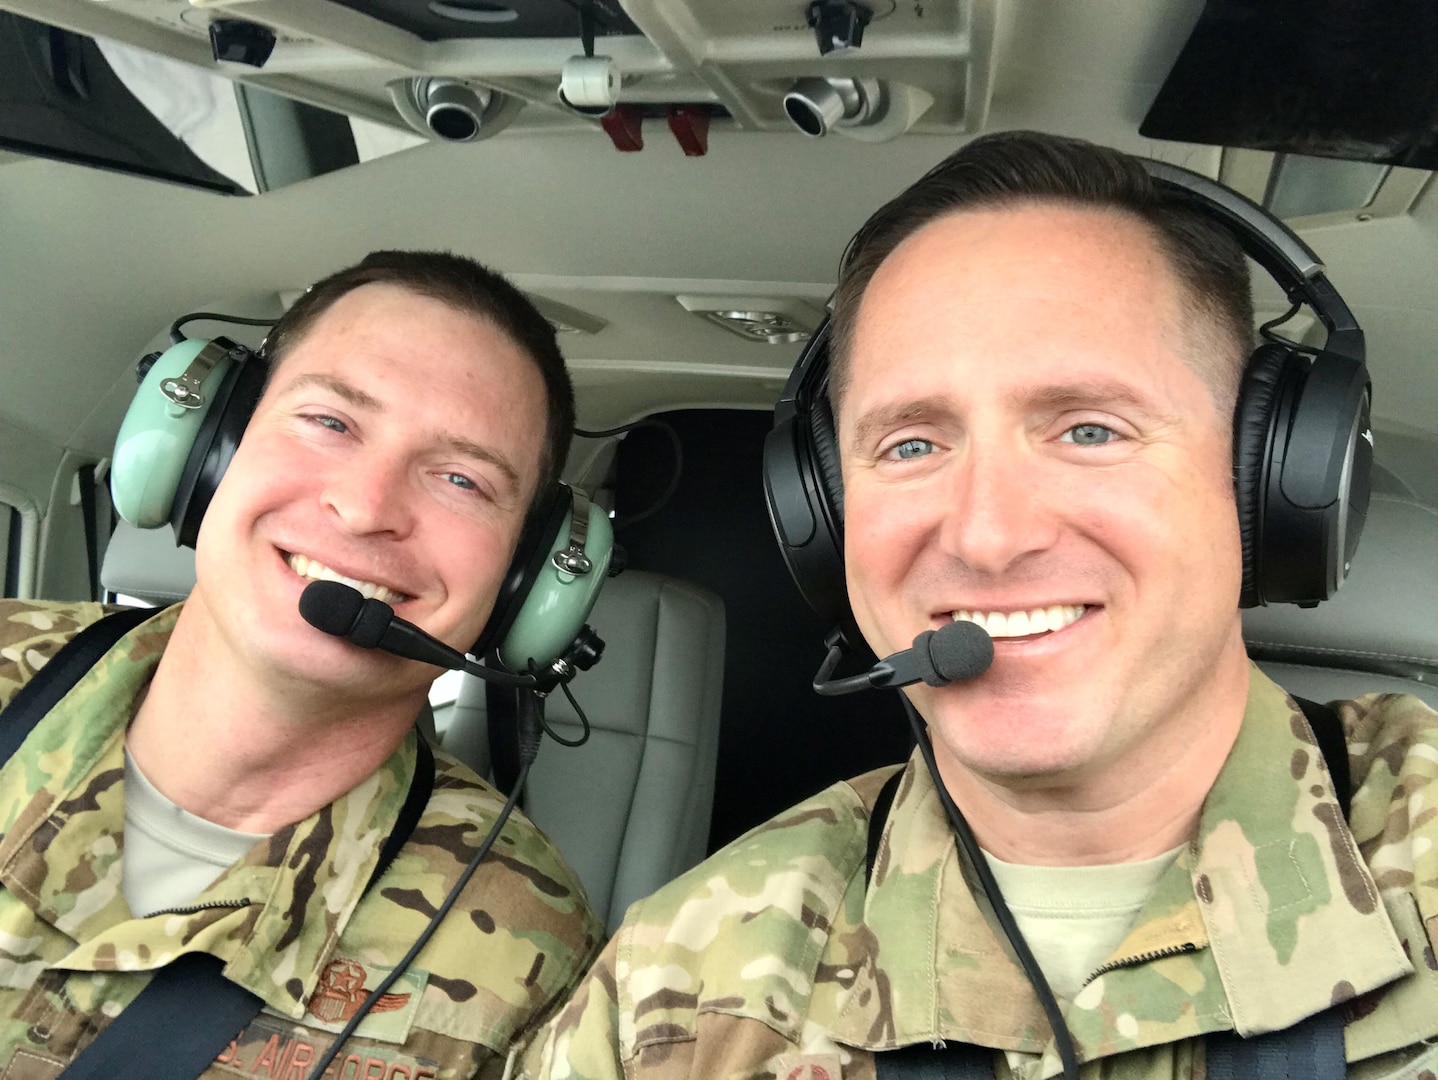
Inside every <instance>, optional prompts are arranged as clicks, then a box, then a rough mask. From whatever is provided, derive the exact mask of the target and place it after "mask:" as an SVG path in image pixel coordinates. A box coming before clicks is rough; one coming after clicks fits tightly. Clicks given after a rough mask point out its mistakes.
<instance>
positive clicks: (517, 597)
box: [111, 312, 613, 671]
mask: <svg viewBox="0 0 1438 1080" xmlns="http://www.w3.org/2000/svg"><path fill="white" fill-rule="evenodd" d="M199 318H204V319H211V320H214V321H221V322H240V323H249V324H254V325H270V324H271V323H272V320H259V319H240V318H232V317H230V316H224V315H213V314H210V313H205V312H198V313H195V314H193V315H187V316H185V317H183V318H182V319H180V320H178V321H177V322H176V323H175V324H174V326H173V327H172V328H171V338H172V340H174V342H175V344H173V345H171V347H170V348H169V349H167V350H165V351H164V352H163V353H160V354H158V355H157V354H151V355H149V356H147V357H145V358H144V359H143V360H142V361H141V364H140V369H139V375H140V380H141V382H140V388H139V390H138V391H136V394H135V398H134V400H133V401H132V402H131V404H130V408H129V411H128V412H127V413H126V415H125V419H124V421H123V422H122V423H121V425H120V432H119V435H118V436H117V438H116V441H115V456H114V463H113V465H112V468H111V488H112V492H113V497H114V501H115V508H116V510H117V511H118V512H119V514H120V516H121V517H123V518H124V519H125V520H126V521H128V522H130V524H132V525H135V526H138V527H140V528H159V527H161V526H164V525H166V524H169V525H171V526H172V527H173V528H174V532H175V542H176V543H177V544H179V545H181V546H184V547H194V546H195V540H196V537H197V536H198V535H199V531H200V522H201V520H202V519H203V518H204V515H205V511H206V510H207V509H208V508H209V505H210V500H211V499H212V498H213V497H214V494H215V490H216V489H217V488H218V487H219V484H220V480H221V479H222V478H223V477H224V474H225V470H226V468H228V467H229V464H230V461H231V459H232V458H233V457H234V455H235V450H236V449H237V448H238V446H239V444H240V438H241V436H243V435H244V432H245V427H246V426H247V425H248V424H249V421H250V417H251V416H252V415H253V414H254V411H255V407H256V405H257V404H258V403H259V400H260V396H261V394H262V393H263V392H264V388H265V384H266V381H267V379H268V377H269V372H270V366H271V365H270V357H269V355H268V352H267V348H266V346H267V345H268V339H267V341H266V345H262V346H261V347H260V349H259V351H257V352H256V351H252V350H250V349H248V348H246V347H245V346H243V345H239V344H236V343H235V342H233V341H231V340H229V339H228V338H224V337H216V338H214V339H212V340H205V339H200V338H193V339H188V340H187V339H185V338H184V337H183V336H182V335H181V333H180V330H179V327H180V326H182V325H183V324H184V323H185V322H189V321H193V320H196V319H199ZM612 548H613V532H612V528H611V526H610V521H609V518H608V515H607V514H605V513H604V511H603V510H602V509H601V508H600V507H598V506H595V505H593V504H592V503H590V501H589V499H588V498H586V497H585V496H584V495H583V494H582V493H580V492H577V491H575V490H574V489H572V488H570V487H569V486H568V485H566V484H563V483H557V482H556V483H553V484H551V485H550V486H549V487H548V489H547V490H545V491H543V492H541V493H540V495H539V496H538V497H537V499H536V502H535V505H534V507H533V509H532V510H531V511H530V513H529V514H528V516H527V518H526V521H525V525H524V530H523V532H522V533H521V536H520V539H519V544H518V546H517V547H516V549H515V553H514V557H513V559H512V560H511V562H510V565H509V568H508V569H507V570H506V571H505V575H504V580H503V583H502V584H501V586H500V589H499V593H498V595H497V596H496V598H495V602H494V608H493V610H492V611H491V614H490V616H489V620H488V622H487V623H486V624H485V627H484V629H483V631H482V632H481V634H480V637H479V641H478V642H477V643H476V645H475V647H474V648H473V649H472V650H471V651H472V652H474V653H475V654H477V655H483V654H484V653H486V652H488V651H489V650H490V649H496V650H497V651H498V653H499V655H500V658H501V659H502V660H503V661H504V662H505V664H506V666H508V667H510V668H511V669H512V670H515V671H523V670H524V669H525V667H526V666H527V665H528V664H529V662H530V661H533V662H534V663H535V664H536V665H538V666H540V667H544V666H546V665H548V664H550V663H551V662H552V661H554V660H555V659H556V658H558V657H560V656H561V655H562V654H563V653H564V652H565V650H566V649H568V648H569V646H570V645H571V643H573V642H574V641H575V639H576V637H577V636H578V635H579V634H580V631H581V628H582V627H583V625H584V620H585V619H586V618H587V617H588V615H589V612H590V610H591V609H592V608H593V606H594V601H595V599H596V598H597V597H598V594H599V588H600V586H601V585H602V584H603V582H604V580H605V577H606V573H607V570H608V567H609V560H610V555H611V553H612Z"/></svg>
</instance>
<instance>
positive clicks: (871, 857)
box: [864, 766, 904, 885]
mask: <svg viewBox="0 0 1438 1080" xmlns="http://www.w3.org/2000/svg"><path fill="white" fill-rule="evenodd" d="M903 778H904V767H903V766H900V767H899V769H898V770H897V771H896V772H895V773H894V775H893V776H891V777H889V778H888V779H887V780H885V781H884V786H883V787H881V788H880V789H879V797H878V798H876V799H875V800H874V805H873V808H872V809H870V810H869V846H868V849H867V850H866V851H865V853H864V884H865V885H867V884H868V883H869V881H870V880H871V879H872V878H873V876H874V862H875V860H877V859H878V857H879V842H880V841H881V840H883V838H884V825H885V824H886V823H887V822H888V820H889V811H890V810H891V809H892V808H893V806H894V795H895V794H897V792H898V790H899V781H901V780H902V779H903Z"/></svg>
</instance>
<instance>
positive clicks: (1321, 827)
mask: <svg viewBox="0 0 1438 1080" xmlns="http://www.w3.org/2000/svg"><path fill="white" fill-rule="evenodd" d="M975 892H976V890H975V889H974V888H972V887H971V885H970V883H969V881H968V880H967V871H966V868H964V867H963V866H961V864H960V860H959V858H958V856H957V854H956V852H955V847H954V841H953V837H952V835H951V832H950V830H949V826H948V822H947V820H946V819H945V817H944V814H943V810H942V808H941V806H940V804H939V800H938V796H937V793H936V792H935V790H934V787H933V783H932V781H931V780H930V778H929V775H928V771H927V770H926V769H925V768H924V766H923V762H922V760H921V759H919V757H918V755H917V754H915V756H914V757H912V758H911V759H910V761H909V764H908V767H907V769H906V771H905V775H904V777H903V780H902V781H901V783H900V787H899V790H898V792H897V794H896V797H895V800H894V804H893V807H892V810H891V811H890V814H889V819H888V823H887V824H886V826H885V828H884V834H883V840H882V842H881V844H880V848H879V852H878V856H877V858H876V860H875V868H874V873H873V875H872V879H871V881H870V884H869V888H868V892H867V895H866V897H865V906H864V924H865V927H866V929H867V931H868V933H866V934H865V937H866V939H867V955H866V956H864V958H863V962H861V963H859V964H857V965H856V971H855V982H854V986H853V989H852V992H851V993H850V994H849V995H848V997H847V1002H846V1005H845V1007H844V1009H843V1011H842V1013H841V1016H840V1022H839V1024H838V1026H837V1029H836V1035H837V1037H838V1038H839V1039H840V1041H842V1042H845V1043H848V1044H850V1045H855V1046H860V1047H864V1048H866V1049H871V1050H881V1049H887V1048H892V1047H895V1046H902V1045H907V1044H912V1043H917V1042H922V1041H931V1042H938V1041H941V1040H958V1041H963V1042H971V1043H977V1044H980V1045H984V1046H990V1047H995V1048H998V1049H1004V1050H1014V1051H1020V1052H1024V1053H1029V1054H1037V1053H1042V1052H1045V1050H1046V1048H1047V1056H1048V1058H1049V1059H1050V1060H1049V1061H1046V1062H1045V1068H1044V1069H1043V1070H1042V1071H1043V1073H1044V1074H1045V1075H1051V1074H1053V1073H1054V1072H1056V1071H1057V1066H1058V1063H1057V1059H1056V1058H1055V1057H1054V1055H1053V1052H1052V1047H1051V1046H1050V1045H1049V1044H1050V1036H1049V1026H1048V1024H1047V1022H1046V1020H1045V1019H1044V1017H1043V1013H1042V1010H1041V1008H1040V1006H1039V1004H1038V1001H1037V999H1036V998H1035V996H1034V994H1033V992H1032V990H1031V989H1030V987H1029V985H1028V981H1027V979H1026V978H1025V977H1024V975H1023V972H1022V969H1021V968H1020V967H1019V966H1018V964H1017V962H1016V961H1015V960H1014V959H1013V958H1012V957H1011V956H1010V954H1009V950H1008V947H1007V944H1006V943H1004V942H1002V941H1001V937H1000V934H999V932H998V931H997V930H996V927H995V925H994V924H993V922H992V917H991V916H987V915H986V914H985V912H984V910H983V909H982V908H981V907H980V902H979V901H976V899H975ZM880 942H882V947H881V946H880ZM1411 970H1412V968H1411V965H1410V964H1409V962H1408V960H1407V958H1406V957H1405V956H1404V954H1403V950H1402V948H1401V946H1400V944H1399V942H1398V939H1397V936H1396V935H1395V933H1394V930H1393V926H1392V924H1391V922H1390V921H1389V918H1388V916H1387V913H1386V912H1385V910H1384V907H1383V905H1382V903H1380V902H1379V898H1378V891H1377V889H1376V887H1375V886H1374V883H1373V880H1372V877H1371V876H1370V875H1369V873H1368V870H1367V868H1366V867H1365V866H1364V864H1363V862H1362V860H1361V858H1359V856H1358V854H1357V849H1356V847H1355V845H1354V842H1353V837H1352V834H1351V833H1350V832H1349V831H1348V828H1347V825H1346V824H1345V823H1344V822H1343V820H1342V814H1341V811H1340V810H1339V808H1338V804H1337V801H1336V799H1335V797H1334V792H1333V786H1332V783H1331V782H1330V780H1329V778H1328V774H1327V770H1326V769H1325V768H1324V766H1323V765H1322V758H1321V755H1320V754H1319V752H1318V749H1317V747H1316V745H1314V743H1313V739H1312V736H1311V734H1309V732H1308V728H1307V725H1306V722H1304V721H1303V718H1302V714H1301V713H1300V712H1299V711H1298V710H1297V709H1296V708H1295V706H1294V705H1293V703H1292V701H1291V700H1290V699H1289V698H1288V697H1287V695H1286V694H1285V693H1284V692H1283V691H1282V690H1281V689H1279V688H1278V687H1277V686H1275V685H1274V684H1273V683H1272V682H1270V681H1269V680H1268V679H1267V677H1265V676H1264V675H1263V674H1262V673H1261V672H1259V671H1258V670H1257V668H1253V669H1252V670H1251V675H1250V684H1249V696H1248V705H1247V709H1246V712H1245V715H1244V720H1243V725H1242V728H1241V730H1240V732H1239V736H1238V739H1237V741H1236V742H1235V745H1234V747H1233V750H1232V751H1231V753H1230V755H1229V758H1228V760H1227V762H1226V763H1225V764H1224V767H1223V769H1222V771H1221V772H1220V774H1219V777H1218V779H1217V781H1216V782H1215V784H1214V786H1213V788H1212V790H1211V791H1210V793H1209V796H1208V799H1207V800H1206V801H1205V803H1204V807H1203V810H1202V812H1201V815H1200V820H1199V826H1198V830H1197V833H1196V835H1195V837H1194V839H1193V841H1192V842H1191V843H1190V845H1189V847H1188V848H1187V849H1186V850H1185V851H1184V852H1182V853H1181V854H1180V856H1179V858H1178V859H1177V860H1176V861H1175V863H1174V864H1173V866H1171V867H1170V868H1169V870H1168V871H1167V872H1166V873H1165V874H1164V876H1163V877H1162V878H1161V879H1160V881H1159V884H1158V887H1157V888H1156V890H1155V892H1154V894H1153V895H1152V896H1151V897H1150V899H1149V901H1148V903H1147V904H1146V905H1145V907H1144V908H1143V910H1142V911H1141V912H1140V913H1139V916H1138V918H1137V919H1136V921H1135V924H1134V928H1133V930H1131V931H1130V933H1129V935H1128V936H1127V937H1126V938H1125V939H1124V941H1123V942H1122V943H1121V944H1120V945H1119V947H1118V949H1117V950H1116V951H1115V952H1114V954H1113V955H1112V956H1111V957H1110V960H1109V962H1108V963H1107V964H1106V965H1105V968H1104V969H1101V971H1103V974H1100V975H1099V976H1098V977H1097V978H1094V979H1091V980H1090V981H1089V983H1088V984H1087V985H1086V986H1085V987H1084V989H1083V990H1082V991H1080V993H1079V994H1078V995H1077V997H1076V998H1075V1001H1074V1003H1073V1005H1072V1006H1071V1007H1070V1008H1069V1010H1068V1013H1067V1019H1068V1023H1069V1026H1070V1029H1071V1030H1072V1033H1073V1035H1074V1039H1075V1042H1076V1044H1077V1046H1078V1048H1079V1052H1080V1055H1081V1057H1082V1058H1083V1059H1084V1060H1092V1059H1093V1058H1096V1057H1101V1056H1106V1055H1109V1054H1114V1053H1119V1052H1122V1051H1126V1050H1132V1049H1137V1048H1140V1047H1144V1046H1155V1045H1159V1044H1162V1043H1168V1042H1173V1041H1177V1040H1179V1039H1183V1038H1190V1037H1193V1036H1196V1035H1202V1034H1204V1033H1207V1032H1209V1031H1216V1030H1231V1029H1235V1028H1236V1029H1237V1030H1238V1031H1239V1032H1240V1033H1241V1034H1244V1035H1250V1034H1255V1033H1258V1032H1263V1031H1270V1030H1275V1029H1279V1028H1283V1027H1287V1026H1289V1025H1291V1024H1293V1023H1295V1022H1297V1021H1298V1020H1300V1019H1302V1018H1303V1017H1306V1016H1309V1015H1312V1014H1313V1013H1316V1012H1319V1011H1321V1010H1323V1009H1325V1008H1327V1007H1328V1006H1329V1005H1331V1004H1334V1003H1335V1002H1338V1001H1342V1000H1345V999H1347V998H1350V997H1353V996H1355V995H1357V994H1361V993H1364V992H1365V991H1367V990H1371V989H1373V988H1375V987H1378V986H1382V985H1384V984H1386V983H1388V982H1391V981H1392V980H1394V979H1397V978H1399V977H1401V976H1403V975H1405V974H1407V973H1408V972H1410V971H1411Z"/></svg>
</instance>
